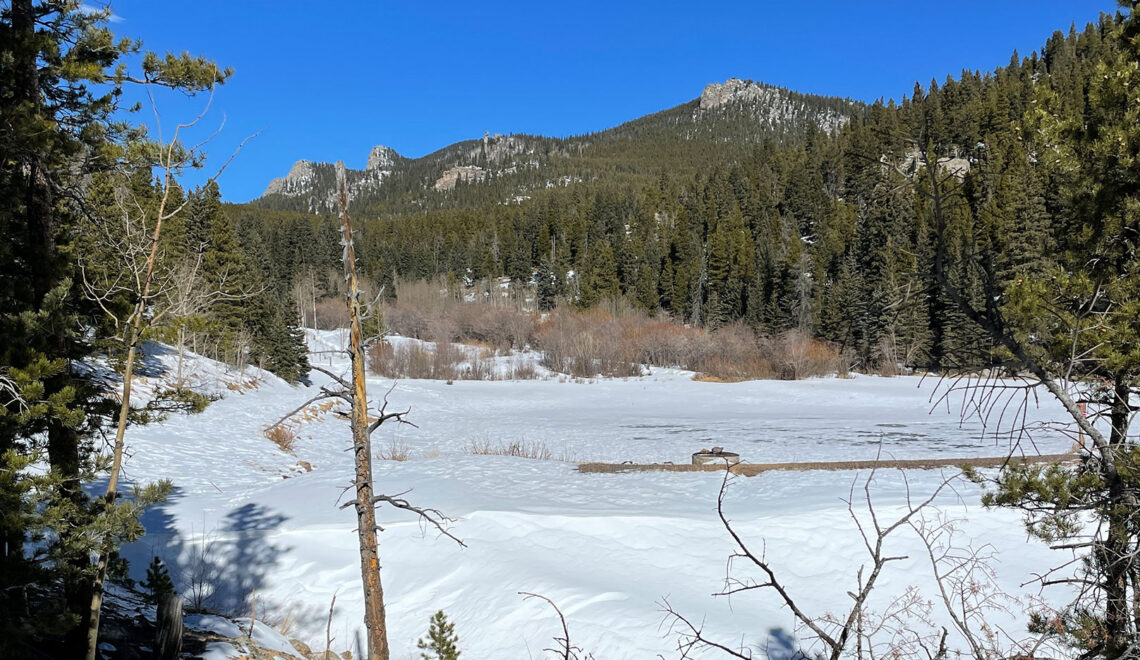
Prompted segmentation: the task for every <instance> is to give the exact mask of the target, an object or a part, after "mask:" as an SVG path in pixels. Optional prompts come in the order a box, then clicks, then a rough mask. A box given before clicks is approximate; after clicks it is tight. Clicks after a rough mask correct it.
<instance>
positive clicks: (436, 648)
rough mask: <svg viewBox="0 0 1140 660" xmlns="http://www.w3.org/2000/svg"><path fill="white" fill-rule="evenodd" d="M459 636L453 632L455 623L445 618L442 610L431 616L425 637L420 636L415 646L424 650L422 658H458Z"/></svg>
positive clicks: (426, 659) (454, 659)
mask: <svg viewBox="0 0 1140 660" xmlns="http://www.w3.org/2000/svg"><path fill="white" fill-rule="evenodd" d="M458 644H459V636H458V635H456V634H455V624H454V623H451V622H450V621H448V620H447V615H446V614H444V613H443V610H439V611H438V612H436V613H435V614H433V615H432V617H431V623H430V624H429V625H428V634H427V639H423V638H421V639H420V640H419V641H417V642H416V647H417V648H419V649H422V650H424V651H425V652H424V653H421V654H420V657H421V658H423V660H459V647H458Z"/></svg>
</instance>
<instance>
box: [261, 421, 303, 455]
mask: <svg viewBox="0 0 1140 660" xmlns="http://www.w3.org/2000/svg"><path fill="white" fill-rule="evenodd" d="M265 437H267V438H269V439H270V440H272V441H273V444H275V445H277V448H278V449H280V450H281V451H283V452H288V453H292V452H293V446H294V445H295V444H297V433H296V431H294V430H293V429H292V428H290V427H288V426H285V425H284V424H278V425H277V426H273V427H270V428H267V429H265Z"/></svg>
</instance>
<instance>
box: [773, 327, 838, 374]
mask: <svg viewBox="0 0 1140 660" xmlns="http://www.w3.org/2000/svg"><path fill="white" fill-rule="evenodd" d="M772 353H773V361H774V362H775V363H776V364H777V365H778V366H779V368H780V377H781V378H784V379H787V380H798V379H800V378H811V377H813V376H826V375H828V374H832V373H836V372H838V371H839V368H840V365H841V362H843V359H842V357H841V355H840V353H839V351H838V350H836V349H835V347H833V346H832V345H831V344H828V343H826V342H822V341H819V340H818V339H813V338H812V337H810V336H808V335H807V334H805V333H803V332H801V331H799V330H789V331H787V332H784V333H781V334H780V335H778V336H777V337H776V338H775V340H774V342H773V343H772Z"/></svg>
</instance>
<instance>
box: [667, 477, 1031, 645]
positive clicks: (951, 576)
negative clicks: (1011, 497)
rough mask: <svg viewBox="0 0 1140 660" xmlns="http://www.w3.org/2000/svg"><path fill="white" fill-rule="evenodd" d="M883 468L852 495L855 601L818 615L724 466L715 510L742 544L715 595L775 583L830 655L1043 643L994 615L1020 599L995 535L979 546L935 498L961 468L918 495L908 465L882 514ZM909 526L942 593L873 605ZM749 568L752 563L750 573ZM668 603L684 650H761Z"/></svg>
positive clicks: (900, 596) (905, 594)
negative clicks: (962, 537) (741, 514)
mask: <svg viewBox="0 0 1140 660" xmlns="http://www.w3.org/2000/svg"><path fill="white" fill-rule="evenodd" d="M876 473H877V469H872V470H871V472H870V474H869V475H868V476H867V477H866V478H865V479H864V480H863V482H862V486H861V487H860V488H858V489H857V488H856V484H857V483H858V479H857V480H856V481H854V482H853V483H852V486H851V492H850V495H849V497H848V499H847V500H846V503H847V511H848V514H849V516H850V518H851V520H852V523H853V525H854V527H855V529H856V530H857V531H858V533H859V538H860V539H861V541H862V546H863V550H864V551H865V560H864V562H863V563H862V564H861V565H860V566H859V568H858V569H857V570H856V573H855V576H854V578H855V580H854V581H855V585H854V588H853V589H852V590H850V591H848V592H847V595H848V597H849V598H850V599H851V601H850V604H849V605H848V606H847V607H845V608H844V609H842V610H840V611H838V612H827V613H824V614H822V615H820V614H814V613H811V612H808V611H807V610H805V609H803V608H802V607H801V605H800V602H799V601H798V600H797V598H798V595H797V594H795V593H793V591H792V590H791V589H790V587H789V586H788V585H787V584H786V583H785V582H784V581H783V580H782V579H781V577H780V575H779V573H778V572H777V569H776V568H775V565H774V563H773V562H772V561H771V560H770V559H769V558H768V556H767V549H766V548H762V549H760V550H759V551H757V550H755V549H754V547H753V545H752V543H751V542H749V541H746V540H745V539H744V538H743V537H742V536H741V535H740V534H739V533H738V531H737V530H736V529H735V527H734V526H733V524H732V522H731V521H730V519H729V518H728V515H727V513H726V512H725V498H726V494H727V492H728V489H729V486H730V484H731V476H732V475H731V472H730V471H727V470H726V472H725V476H724V480H723V481H722V483H721V488H720V492H719V494H718V497H717V514H718V516H719V518H720V521H721V523H722V525H723V526H724V528H725V530H726V531H727V532H728V534H729V536H730V537H732V540H733V543H734V545H735V547H736V552H734V553H733V554H732V555H731V557H730V558H729V563H728V573H727V575H726V578H725V586H724V589H723V590H722V591H721V592H720V593H718V594H717V595H719V596H730V595H738V594H742V593H745V592H750V591H755V590H766V591H770V592H774V593H775V594H776V597H777V601H778V602H779V603H780V604H781V605H783V606H784V607H786V608H787V609H788V610H789V611H791V613H792V616H793V617H794V619H795V622H796V625H797V627H798V628H799V629H800V630H802V631H805V632H806V633H807V636H808V638H809V639H810V640H811V642H810V644H813V645H815V646H817V647H818V650H819V651H821V652H822V653H821V657H826V658H828V659H829V660H838V659H839V658H841V657H855V658H858V659H863V658H872V659H873V658H880V657H890V658H898V659H904V658H907V659H913V660H945V659H946V658H948V657H951V654H953V657H961V656H963V655H965V656H968V657H972V658H975V660H995V659H997V658H1004V657H1012V656H1016V655H1017V654H1019V653H1030V654H1032V653H1036V652H1038V651H1040V650H1041V649H1042V648H1044V647H1045V646H1046V645H1047V644H1048V643H1049V642H1050V641H1052V640H1051V636H1050V635H1034V636H1030V637H1025V638H1017V637H1015V636H1014V635H1012V634H1010V633H1008V632H1007V631H1002V630H1000V629H998V628H997V627H996V626H995V625H993V624H991V623H990V620H991V619H992V617H993V615H994V614H995V613H998V612H1006V613H1009V612H1011V608H1012V607H1013V606H1015V605H1016V604H1017V603H1016V601H1015V600H1014V599H1013V598H1012V597H1010V596H1009V595H1008V594H1006V593H1004V592H1003V591H1002V590H1001V589H1000V588H998V586H997V584H996V582H995V575H994V572H993V567H992V561H993V555H992V548H991V547H990V546H988V545H986V546H982V547H980V548H973V547H971V546H969V545H968V544H961V543H959V542H958V541H957V539H956V538H955V533H956V531H957V525H958V523H959V522H960V521H957V520H954V519H952V518H950V517H949V516H947V515H946V514H945V513H944V512H942V511H940V510H939V509H937V508H936V507H935V506H934V502H935V500H936V499H937V498H938V497H939V496H940V495H941V494H943V493H944V492H945V491H947V490H948V489H951V488H953V485H954V483H955V482H956V481H958V480H960V479H963V477H962V475H961V474H955V475H950V476H944V478H943V479H942V480H941V482H940V483H939V484H938V485H937V486H936V487H935V488H934V489H933V490H932V492H931V493H930V494H929V495H927V496H926V497H924V498H923V499H921V500H919V499H917V498H916V497H915V496H914V495H913V494H912V492H911V489H910V485H909V482H908V480H907V478H906V475H905V473H902V472H901V471H900V474H902V478H903V483H904V486H905V489H906V491H905V492H906V499H905V506H904V507H903V511H902V513H901V515H899V516H898V517H896V518H893V519H891V520H883V519H882V518H881V516H880V514H879V513H878V512H877V511H876V507H875V504H874V501H873V498H872V494H871V486H872V484H873V482H874V480H875V476H876ZM907 531H911V532H914V534H915V535H917V537H918V538H919V539H920V541H921V543H922V547H923V548H924V549H925V551H926V555H927V557H926V559H927V563H928V564H929V566H930V567H931V569H932V570H931V574H930V576H931V577H932V578H933V581H934V583H935V584H936V589H937V592H938V597H937V600H933V601H932V600H931V599H930V598H928V596H927V594H924V593H922V592H921V591H920V590H919V589H918V588H917V587H914V586H911V587H908V588H906V589H905V590H903V591H902V592H901V593H897V594H892V595H890V596H889V600H887V601H886V604H885V605H883V606H880V607H878V608H877V609H876V608H872V607H870V605H869V599H870V598H871V595H872V593H873V592H874V591H875V589H876V587H877V585H878V583H879V581H880V579H881V578H882V576H883V574H884V570H885V569H886V568H887V567H888V565H890V564H891V563H893V562H897V561H901V560H903V559H907V558H908V557H905V556H900V555H891V554H888V553H887V551H886V549H885V546H886V543H887V541H888V539H890V538H893V537H896V536H899V535H900V534H902V533H904V532H907ZM741 563H742V564H743V565H740V564H741ZM742 569H751V574H748V573H747V572H744V571H742ZM878 600H880V601H882V600H883V599H882V598H881V597H880V598H879V599H878ZM663 609H664V610H665V612H666V620H667V621H668V623H669V629H670V631H671V632H675V633H676V634H677V635H678V645H677V650H678V651H679V652H680V653H681V657H682V658H688V657H693V654H694V653H695V652H697V651H698V650H703V649H711V650H717V651H720V652H722V653H724V654H726V655H729V656H731V657H735V658H753V657H754V656H753V650H752V649H751V648H749V647H748V646H745V645H744V644H743V643H741V644H736V645H730V644H727V643H725V642H722V641H719V640H716V639H713V638H712V637H710V636H709V635H708V633H706V632H705V629H704V625H703V624H702V623H698V622H695V621H693V620H692V619H690V618H688V617H687V616H686V615H684V614H682V613H680V612H679V611H677V609H675V608H674V607H673V606H672V605H670V603H669V602H668V600H667V599H665V600H663ZM943 610H944V611H943ZM939 612H942V614H939ZM943 619H949V621H950V622H951V623H952V625H953V628H954V634H955V637H954V638H953V639H951V636H950V635H951V632H950V630H948V629H947V628H945V627H943V626H941V625H940V624H939V621H940V620H943ZM959 640H964V642H965V645H966V646H967V650H965V652H959V651H956V650H952V649H951V648H950V643H951V642H957V641H959ZM804 657H805V658H807V657H811V656H807V655H805V656H804ZM1037 657H1040V656H1037Z"/></svg>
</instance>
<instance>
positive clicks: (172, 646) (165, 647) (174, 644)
mask: <svg viewBox="0 0 1140 660" xmlns="http://www.w3.org/2000/svg"><path fill="white" fill-rule="evenodd" d="M156 623H157V624H158V628H157V630H155V633H154V657H155V658H156V660H178V658H179V657H180V656H181V655H182V597H181V596H178V595H177V594H167V595H166V596H165V597H164V598H163V599H162V601H161V602H160V603H159V604H158V617H157V622H156Z"/></svg>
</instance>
